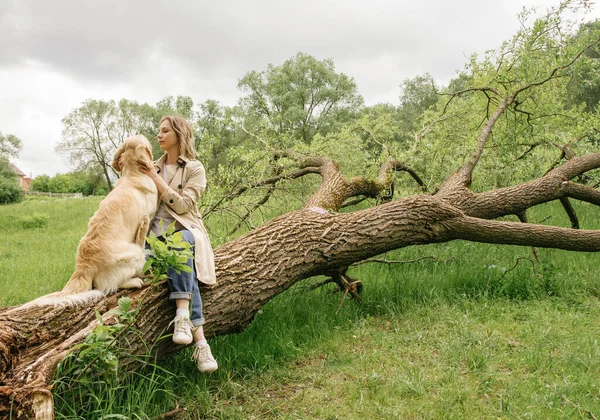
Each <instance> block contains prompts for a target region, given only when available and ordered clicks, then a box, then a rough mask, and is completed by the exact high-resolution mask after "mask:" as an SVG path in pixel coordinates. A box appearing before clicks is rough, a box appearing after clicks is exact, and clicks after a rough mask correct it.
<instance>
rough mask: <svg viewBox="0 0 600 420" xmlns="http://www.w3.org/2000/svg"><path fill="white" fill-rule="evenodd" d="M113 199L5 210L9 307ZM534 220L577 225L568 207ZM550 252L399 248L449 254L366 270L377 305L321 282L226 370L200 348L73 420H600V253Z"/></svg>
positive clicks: (1, 278)
mask: <svg viewBox="0 0 600 420" xmlns="http://www.w3.org/2000/svg"><path fill="white" fill-rule="evenodd" d="M98 201H99V199H97V198H85V199H63V200H55V201H33V202H27V203H22V204H18V205H13V206H4V207H0V231H1V232H2V233H3V235H2V236H3V238H4V239H3V241H2V243H0V290H3V293H2V295H0V305H2V306H7V305H13V304H18V303H22V302H24V301H26V300H29V299H31V298H33V297H35V296H38V295H41V294H44V293H47V292H50V291H53V290H57V289H59V288H60V287H62V285H63V284H64V282H65V281H66V279H67V278H68V277H69V275H70V271H71V270H72V268H73V264H74V253H75V248H76V246H77V242H78V240H79V238H80V237H81V235H82V234H83V233H84V231H85V228H86V224H87V220H88V218H89V217H90V216H91V214H92V213H93V211H94V210H95V209H96V207H97V203H98ZM577 211H578V213H579V215H580V217H581V220H582V227H583V228H585V229H600V218H599V217H598V216H599V214H598V210H597V209H596V208H594V207H592V206H587V205H579V206H577ZM529 217H530V219H531V220H532V221H534V222H535V221H542V220H544V223H548V224H555V225H562V226H568V221H567V219H566V217H565V216H564V215H563V214H562V212H561V210H560V208H559V207H558V206H553V205H546V206H541V207H540V208H537V209H535V211H533V212H531V214H530V215H529ZM548 217H550V218H549V219H548ZM5 233H6V234H5ZM538 252H539V256H540V261H539V262H536V261H535V260H534V258H533V255H532V251H531V249H530V248H526V247H508V246H503V247H501V246H491V245H485V244H473V243H467V242H453V243H448V244H439V245H428V246H422V247H412V248H408V249H404V250H398V251H395V252H393V253H390V254H388V256H387V257H388V259H393V260H399V261H411V260H415V259H417V258H420V257H423V256H431V257H435V259H433V258H430V259H422V260H419V261H417V262H412V263H398V264H392V265H383V264H363V265H361V266H358V267H357V268H355V269H353V270H352V272H351V274H352V275H353V276H355V277H357V278H360V279H361V280H362V281H363V285H364V291H363V299H364V302H363V303H362V304H358V303H357V302H354V301H346V302H345V303H344V304H343V305H342V306H341V307H340V298H341V295H340V294H336V293H333V292H332V288H329V287H322V288H319V289H314V290H313V289H310V288H309V285H310V284H311V283H314V282H316V281H318V279H310V280H308V281H305V282H302V283H299V284H297V285H296V286H295V287H293V288H292V289H291V290H289V291H287V292H286V293H283V294H282V295H280V296H278V297H277V298H275V299H274V300H272V301H271V302H269V304H267V305H266V306H265V307H264V308H263V310H262V311H261V313H260V314H259V315H257V317H256V319H255V321H254V322H253V323H252V324H251V325H250V327H249V328H247V329H246V330H245V331H244V332H243V333H241V334H237V335H231V336H226V337H218V338H215V339H213V340H211V345H212V348H213V353H214V354H215V356H216V357H217V359H218V361H219V363H220V368H219V370H218V371H217V372H215V374H212V375H210V376H202V375H200V374H199V373H198V372H196V371H195V367H194V365H193V363H192V362H191V361H190V360H189V358H190V350H189V349H188V350H184V351H182V352H180V353H179V354H177V355H176V356H174V357H172V358H170V359H168V360H166V361H164V362H162V363H161V364H160V365H159V366H151V367H149V368H148V369H145V370H144V371H142V372H139V373H136V374H135V375H133V376H131V377H127V378H124V379H121V380H120V381H118V382H112V383H97V384H82V385H81V387H80V388H78V389H75V390H70V391H69V392H63V391H60V392H59V391H57V392H56V393H55V399H56V405H57V410H58V411H57V418H119V419H126V418H132V419H138V418H139V419H146V418H157V417H159V416H161V415H162V414H164V413H166V412H169V411H171V410H174V409H176V408H177V407H179V409H180V411H178V413H177V414H176V415H178V416H180V417H179V418H191V419H199V418H223V419H252V418H255V419H263V418H286V419H296V418H299V419H313V418H316V419H355V418H356V419H363V418H384V419H387V418H390V419H394V418H403V419H404V418H407V419H410V418H415V419H422V418H435V419H437V418H461V419H463V418H472V419H480V418H488V419H492V418H494V419H497V418H506V419H516V418H519V419H521V418H534V419H538V418H556V419H565V418H574V419H577V418H596V417H598V416H600V361H599V360H600V358H599V354H600V345H599V343H598V337H599V334H600V302H599V299H598V297H599V296H600V272H599V270H598V255H597V254H592V253H574V252H565V251H558V250H543V249H540V250H538ZM57 389H62V388H61V387H60V385H59V386H57ZM184 409H185V411H184Z"/></svg>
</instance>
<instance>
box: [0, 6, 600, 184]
mask: <svg viewBox="0 0 600 420" xmlns="http://www.w3.org/2000/svg"><path fill="white" fill-rule="evenodd" d="M557 4H558V1H557V0H501V1H498V0H454V1H450V0H428V1H423V0H301V1H297V0H273V1H271V0H260V1H258V0H257V1H252V0H229V1H227V0H225V1H215V0H211V1H206V0H187V1H186V0H164V1H163V0H104V1H100V0H0V51H1V52H2V54H1V55H0V131H1V132H2V133H4V134H14V135H16V136H17V137H19V138H20V139H21V140H22V141H23V150H22V151H21V154H20V157H19V159H18V160H16V161H15V163H16V164H17V166H18V167H19V168H20V169H21V170H23V171H24V172H26V173H27V174H32V175H33V176H34V177H35V176H37V175H41V174H48V175H54V174H56V173H65V172H68V171H69V170H71V169H72V168H71V167H70V166H69V163H68V162H66V161H65V160H63V158H62V157H60V156H58V155H57V154H55V152H54V148H55V145H56V143H57V142H58V141H59V140H60V138H61V130H62V124H61V119H62V118H63V117H64V116H66V115H67V114H68V113H69V112H70V111H72V110H73V109H75V108H77V107H78V106H80V105H81V103H82V102H83V101H85V100H86V99H89V98H93V99H105V100H108V99H116V100H118V99H121V98H126V99H130V100H136V101H138V102H148V103H150V104H155V103H156V102H157V101H158V100H160V99H161V98H163V97H165V96H167V95H174V96H176V95H189V96H191V97H192V98H193V100H194V102H195V103H201V102H204V101H205V100H207V99H216V100H218V101H220V102H221V103H223V104H225V105H233V104H235V103H236V102H237V99H238V98H239V96H240V93H239V92H238V90H237V81H238V80H239V79H240V78H241V77H242V76H243V75H244V74H245V73H246V72H248V71H250V70H257V71H262V70H264V69H265V68H266V66H267V65H268V64H270V63H271V64H274V65H279V64H281V63H283V61H285V60H286V59H288V58H291V57H293V56H294V55H296V54H297V53H298V52H304V53H307V54H311V55H313V56H315V57H316V58H318V59H324V58H332V59H333V61H334V63H335V66H336V70H337V71H339V72H342V73H345V74H347V75H349V76H351V77H353V78H354V80H355V81H356V83H357V85H358V89H359V92H360V93H361V95H362V96H363V97H364V99H365V103H366V104H367V105H372V104H375V103H378V102H389V103H392V104H394V105H397V104H398V103H399V99H398V98H399V95H400V84H401V82H402V81H403V80H404V79H406V78H412V77H415V76H417V75H419V74H423V73H425V72H429V73H430V74H431V75H432V76H433V77H434V78H435V79H436V80H437V81H438V82H439V83H443V84H445V83H447V82H448V81H449V80H450V79H451V78H452V77H454V76H455V75H456V72H457V71H459V70H460V69H462V67H463V65H464V64H465V62H466V57H468V56H469V55H470V54H472V53H481V52H484V51H485V50H487V49H492V48H495V47H497V46H498V45H499V44H500V43H501V42H502V41H503V40H507V39H509V38H510V37H511V36H512V35H513V34H514V33H515V31H516V30H517V28H518V26H519V22H518V20H517V14H518V13H519V12H520V11H521V10H522V9H523V7H528V8H529V7H534V6H535V7H538V10H539V11H540V13H541V12H543V11H545V10H546V9H547V8H548V7H550V6H555V5H557ZM597 9H598V8H595V10H594V12H593V15H594V16H593V17H595V16H596V15H598V10H597Z"/></svg>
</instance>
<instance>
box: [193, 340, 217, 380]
mask: <svg viewBox="0 0 600 420" xmlns="http://www.w3.org/2000/svg"><path fill="white" fill-rule="evenodd" d="M192 360H195V361H196V363H197V364H198V370H199V371H200V372H202V373H211V372H214V371H215V370H217V368H218V367H219V365H218V364H217V361H216V360H215V358H214V357H213V355H212V353H211V352H210V346H209V345H208V343H206V344H200V345H199V346H196V348H195V349H194V354H192Z"/></svg>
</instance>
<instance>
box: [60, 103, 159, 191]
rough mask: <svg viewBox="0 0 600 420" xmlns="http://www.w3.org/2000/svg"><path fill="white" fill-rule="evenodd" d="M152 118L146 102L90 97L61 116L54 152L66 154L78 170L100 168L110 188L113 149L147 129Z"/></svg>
mask: <svg viewBox="0 0 600 420" xmlns="http://www.w3.org/2000/svg"><path fill="white" fill-rule="evenodd" d="M154 119H155V116H154V112H153V110H152V108H151V107H150V106H149V105H147V104H143V105H140V104H138V103H137V102H135V101H128V100H126V99H122V100H120V101H119V102H118V103H117V102H115V101H102V100H92V99H90V100H87V101H85V102H84V103H83V104H82V105H81V106H80V107H79V108H77V109H75V110H73V111H71V113H70V114H69V115H67V116H66V117H65V118H63V120H62V123H63V133H62V140H61V141H60V142H59V143H58V144H57V146H56V151H57V152H58V153H66V157H67V158H68V159H69V161H70V162H71V163H72V164H73V165H74V166H75V167H76V169H77V170H78V171H93V170H96V171H101V172H102V173H103V174H104V178H105V180H106V183H107V185H108V188H109V189H112V185H113V179H114V178H116V177H117V174H116V173H115V172H114V170H113V169H112V165H111V164H112V157H113V154H114V152H115V150H116V149H117V148H118V147H119V145H121V143H123V141H124V140H125V139H126V138H127V137H129V136H131V135H133V134H138V133H145V132H148V131H150V130H151V127H152V124H153V121H154Z"/></svg>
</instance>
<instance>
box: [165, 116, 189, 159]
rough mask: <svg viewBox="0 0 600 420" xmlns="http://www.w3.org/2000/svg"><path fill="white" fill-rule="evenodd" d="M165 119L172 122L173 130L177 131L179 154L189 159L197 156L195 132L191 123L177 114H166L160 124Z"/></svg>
mask: <svg viewBox="0 0 600 420" xmlns="http://www.w3.org/2000/svg"><path fill="white" fill-rule="evenodd" d="M165 120H168V121H169V122H170V123H171V126H172V127H173V130H175V133H177V139H178V140H179V154H180V155H183V156H185V157H186V158H188V159H194V158H195V157H196V150H195V149H194V132H193V131H192V126H191V125H190V123H189V122H187V121H186V120H185V119H183V118H181V117H180V116H177V115H165V116H164V117H162V118H161V119H160V123H159V124H162V122H163V121H165Z"/></svg>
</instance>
